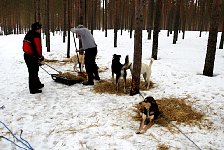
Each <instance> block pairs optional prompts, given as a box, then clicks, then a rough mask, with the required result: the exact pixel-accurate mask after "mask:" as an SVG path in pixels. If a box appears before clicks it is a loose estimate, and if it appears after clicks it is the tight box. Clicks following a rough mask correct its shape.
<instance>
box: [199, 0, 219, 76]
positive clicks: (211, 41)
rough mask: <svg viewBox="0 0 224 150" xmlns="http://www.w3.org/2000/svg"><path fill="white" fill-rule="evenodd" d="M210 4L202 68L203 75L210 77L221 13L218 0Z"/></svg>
mask: <svg viewBox="0 0 224 150" xmlns="http://www.w3.org/2000/svg"><path fill="white" fill-rule="evenodd" d="M211 5H212V6H213V7H212V8H213V9H212V10H213V11H212V14H211V22H210V29H209V37H208V45H207V53H206V58H205V65H204V70H203V75H205V76H210V77H212V76H213V70H214V61H215V53H216V43H217V35H218V26H219V18H220V13H221V9H220V5H221V3H220V0H213V3H211Z"/></svg>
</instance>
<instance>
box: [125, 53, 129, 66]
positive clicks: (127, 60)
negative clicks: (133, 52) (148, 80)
mask: <svg viewBox="0 0 224 150" xmlns="http://www.w3.org/2000/svg"><path fill="white" fill-rule="evenodd" d="M124 65H127V66H128V65H129V57H128V55H126V57H125V64H124Z"/></svg>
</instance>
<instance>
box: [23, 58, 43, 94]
mask: <svg viewBox="0 0 224 150" xmlns="http://www.w3.org/2000/svg"><path fill="white" fill-rule="evenodd" d="M24 60H25V62H26V65H27V68H28V73H29V90H30V92H33V91H35V90H37V89H38V87H39V86H40V84H41V82H40V79H39V77H38V71H39V64H38V58H37V57H34V56H33V55H28V54H24Z"/></svg>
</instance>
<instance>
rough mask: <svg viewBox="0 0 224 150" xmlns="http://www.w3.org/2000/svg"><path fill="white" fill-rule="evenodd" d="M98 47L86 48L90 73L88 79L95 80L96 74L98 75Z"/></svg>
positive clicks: (87, 69) (87, 66)
mask: <svg viewBox="0 0 224 150" xmlns="http://www.w3.org/2000/svg"><path fill="white" fill-rule="evenodd" d="M96 55H97V47H94V48H89V49H86V50H85V67H86V73H87V74H88V81H90V82H93V77H94V75H95V76H96V75H97V76H98V66H97V64H96V61H95V60H96Z"/></svg>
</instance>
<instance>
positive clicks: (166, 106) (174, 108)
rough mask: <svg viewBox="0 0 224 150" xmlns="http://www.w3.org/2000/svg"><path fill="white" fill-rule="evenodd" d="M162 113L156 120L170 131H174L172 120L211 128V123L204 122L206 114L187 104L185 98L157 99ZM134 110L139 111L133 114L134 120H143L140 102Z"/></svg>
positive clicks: (177, 122)
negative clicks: (140, 112)
mask: <svg viewBox="0 0 224 150" xmlns="http://www.w3.org/2000/svg"><path fill="white" fill-rule="evenodd" d="M156 102H157V104H158V106H159V110H160V112H161V115H160V116H159V118H158V120H157V121H156V123H157V124H159V125H161V126H164V127H166V128H168V129H169V130H170V131H173V126H172V125H171V122H175V123H176V124H186V125H190V126H198V127H200V128H201V127H207V128H208V129H209V128H211V126H212V124H211V123H206V124H203V123H202V121H203V117H204V114H203V113H201V112H197V111H196V110H194V109H193V108H192V104H186V99H185V98H173V97H171V98H162V99H157V100H156ZM135 108H137V109H135V110H134V111H135V112H137V115H135V116H133V119H134V120H136V121H137V120H138V121H140V120H141V117H140V114H139V110H138V108H139V107H138V104H137V105H136V106H135Z"/></svg>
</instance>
